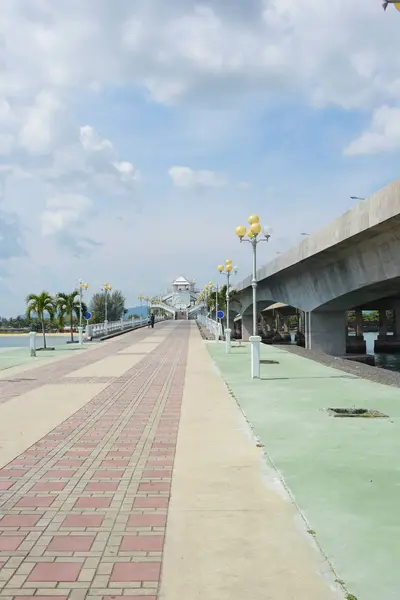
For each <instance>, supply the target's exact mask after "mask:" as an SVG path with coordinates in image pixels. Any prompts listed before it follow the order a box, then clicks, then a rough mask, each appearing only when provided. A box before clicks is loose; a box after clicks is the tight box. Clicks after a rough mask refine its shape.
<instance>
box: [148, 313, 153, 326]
mask: <svg viewBox="0 0 400 600" xmlns="http://www.w3.org/2000/svg"><path fill="white" fill-rule="evenodd" d="M152 316H153V315H149V316H148V317H147V327H148V328H149V329H150V327H151V317H152Z"/></svg>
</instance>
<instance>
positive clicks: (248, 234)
mask: <svg viewBox="0 0 400 600" xmlns="http://www.w3.org/2000/svg"><path fill="white" fill-rule="evenodd" d="M247 237H249V238H250V239H253V237H254V233H253V232H252V230H251V229H249V230H248V232H247Z"/></svg>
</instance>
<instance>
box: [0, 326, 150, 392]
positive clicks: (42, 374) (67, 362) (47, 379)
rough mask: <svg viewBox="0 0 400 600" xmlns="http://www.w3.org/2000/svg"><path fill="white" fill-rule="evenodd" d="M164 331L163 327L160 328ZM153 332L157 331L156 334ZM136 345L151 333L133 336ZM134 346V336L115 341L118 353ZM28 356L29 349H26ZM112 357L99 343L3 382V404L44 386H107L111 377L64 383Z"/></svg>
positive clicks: (0, 387)
mask: <svg viewBox="0 0 400 600" xmlns="http://www.w3.org/2000/svg"><path fill="white" fill-rule="evenodd" d="M160 327H162V326H160ZM153 331H154V330H153ZM134 335H135V338H134V339H135V341H137V340H140V339H143V338H146V337H147V336H148V335H149V331H148V329H146V328H143V329H138V330H137V331H135V332H134ZM131 345H132V334H125V335H123V336H121V337H119V338H116V339H115V340H113V341H112V348H113V349H114V350H113V351H114V352H115V353H117V352H119V351H121V350H124V349H125V348H128V347H129V346H131ZM27 352H28V349H27ZM109 355H110V345H109V344H107V343H104V342H99V344H98V347H97V348H93V349H91V350H90V351H88V352H80V351H79V350H75V351H74V354H73V356H71V357H69V358H65V359H64V360H62V361H59V362H57V363H54V364H52V363H49V364H47V365H43V366H42V367H38V368H36V369H34V370H31V371H26V372H25V373H22V374H21V375H17V376H15V377H10V379H0V404H1V403H2V402H7V400H9V399H10V398H14V397H15V396H19V395H21V394H25V393H26V392H30V391H31V390H34V389H37V388H38V387H40V386H42V385H44V384H49V383H51V384H55V383H63V384H65V383H70V384H73V383H108V381H109V380H111V379H112V378H110V377H71V378H68V381H67V380H65V379H63V378H64V377H65V376H66V375H69V374H70V373H72V372H73V371H77V370H78V369H80V368H82V367H86V366H88V365H92V364H93V363H95V362H97V361H99V360H101V359H102V358H107V356H109Z"/></svg>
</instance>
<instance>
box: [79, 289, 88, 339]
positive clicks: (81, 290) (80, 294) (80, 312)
mask: <svg viewBox="0 0 400 600" xmlns="http://www.w3.org/2000/svg"><path fill="white" fill-rule="evenodd" d="M88 287H89V284H88V283H85V282H84V281H82V279H80V280H79V288H78V293H79V327H78V336H79V344H80V345H81V346H82V345H83V325H82V296H83V290H87V289H88Z"/></svg>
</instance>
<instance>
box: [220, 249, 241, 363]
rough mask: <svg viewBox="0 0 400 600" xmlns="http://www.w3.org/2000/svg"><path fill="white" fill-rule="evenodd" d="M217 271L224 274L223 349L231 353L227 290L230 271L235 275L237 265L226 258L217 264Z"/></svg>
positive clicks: (228, 288)
mask: <svg viewBox="0 0 400 600" xmlns="http://www.w3.org/2000/svg"><path fill="white" fill-rule="evenodd" d="M217 269H218V271H219V272H220V273H221V275H222V274H224V275H226V329H225V349H226V353H227V354H230V353H231V333H232V331H231V329H230V327H229V308H230V307H229V292H230V278H231V273H232V272H233V274H234V275H236V273H237V271H238V269H237V267H233V266H232V261H231V259H230V258H228V259H226V261H225V264H224V265H218V267H217Z"/></svg>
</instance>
